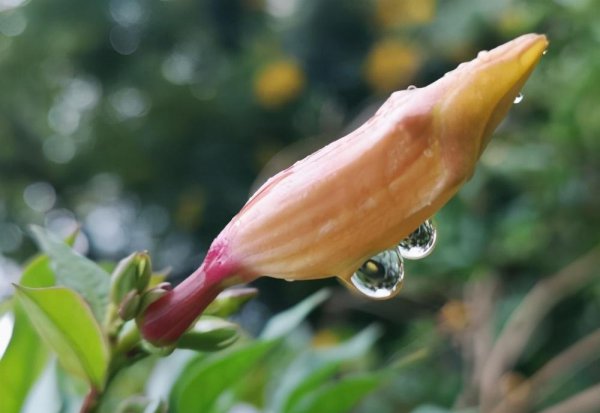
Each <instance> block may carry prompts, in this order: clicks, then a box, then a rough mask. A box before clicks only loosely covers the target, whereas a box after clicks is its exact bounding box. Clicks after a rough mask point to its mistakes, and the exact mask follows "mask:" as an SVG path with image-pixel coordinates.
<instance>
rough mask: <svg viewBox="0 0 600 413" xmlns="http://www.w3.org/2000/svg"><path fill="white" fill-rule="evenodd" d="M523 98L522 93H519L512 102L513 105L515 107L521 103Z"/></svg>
mask: <svg viewBox="0 0 600 413" xmlns="http://www.w3.org/2000/svg"><path fill="white" fill-rule="evenodd" d="M523 98H524V96H523V94H522V93H519V94H518V95H517V97H516V98H515V100H514V102H513V103H514V104H515V105H516V104H517V103H521V101H522V100H523Z"/></svg>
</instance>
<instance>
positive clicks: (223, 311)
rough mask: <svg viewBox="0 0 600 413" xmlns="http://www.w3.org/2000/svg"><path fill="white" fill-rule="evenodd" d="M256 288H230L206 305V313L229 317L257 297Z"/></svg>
mask: <svg viewBox="0 0 600 413" xmlns="http://www.w3.org/2000/svg"><path fill="white" fill-rule="evenodd" d="M257 294H258V290H257V289H256V288H230V289H228V290H225V291H223V292H221V293H220V294H219V295H218V296H217V298H215V299H214V301H213V302H212V303H210V304H209V306H208V307H206V310H204V314H206V315H214V316H217V317H227V316H230V315H231V314H234V313H236V312H237V311H239V309H240V308H241V307H242V306H243V305H244V304H246V303H247V302H248V301H250V300H251V299H252V298H254V297H256V296H257Z"/></svg>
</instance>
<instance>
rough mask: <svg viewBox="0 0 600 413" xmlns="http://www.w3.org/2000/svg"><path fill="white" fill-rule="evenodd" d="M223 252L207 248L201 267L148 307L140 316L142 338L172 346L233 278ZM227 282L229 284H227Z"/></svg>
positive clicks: (217, 247) (231, 266)
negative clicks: (141, 319) (207, 251)
mask: <svg viewBox="0 0 600 413" xmlns="http://www.w3.org/2000/svg"><path fill="white" fill-rule="evenodd" d="M224 252H225V251H224V248H222V247H221V246H216V247H215V248H211V249H210V251H209V253H208V254H207V256H206V258H205V260H204V262H203V263H202V265H201V266H200V267H199V268H198V269H197V270H196V271H194V273H193V274H192V275H190V276H189V277H188V278H186V279H185V280H184V281H183V282H182V283H181V284H179V285H178V286H177V287H175V288H174V289H173V290H172V291H169V292H168V293H167V294H165V295H164V296H163V297H161V298H160V299H159V300H157V301H156V302H154V303H152V304H151V305H150V306H149V307H148V308H147V309H146V311H145V313H144V314H143V317H142V318H143V321H142V323H141V332H142V336H143V337H144V338H145V339H146V340H148V341H150V342H151V343H154V344H158V345H168V344H173V343H175V342H176V341H177V340H178V339H179V337H181V335H182V334H183V333H184V332H185V331H186V330H187V329H188V328H189V327H190V326H191V325H192V323H193V322H194V320H196V318H197V317H198V316H199V315H200V314H201V313H202V311H204V309H205V308H206V307H207V306H208V305H209V304H210V303H211V302H212V301H213V300H214V299H215V297H216V296H217V295H218V294H219V293H220V292H221V291H223V290H224V289H225V288H226V287H228V286H229V285H231V284H232V283H231V280H229V279H230V278H231V277H233V276H235V275H236V266H235V265H233V264H232V263H231V262H230V261H229V260H227V259H226V258H225V257H224V256H225V255H226V254H224ZM228 281H229V282H228Z"/></svg>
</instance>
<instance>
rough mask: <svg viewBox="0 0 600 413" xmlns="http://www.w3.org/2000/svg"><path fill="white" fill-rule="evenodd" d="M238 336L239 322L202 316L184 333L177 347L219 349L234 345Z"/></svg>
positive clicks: (204, 349)
mask: <svg viewBox="0 0 600 413" xmlns="http://www.w3.org/2000/svg"><path fill="white" fill-rule="evenodd" d="M238 337H239V328H238V326H237V324H234V323H231V322H229V321H227V320H223V319H222V318H217V317H206V316H202V318H200V320H198V321H197V322H196V324H194V326H193V327H192V328H191V329H190V330H188V331H186V332H185V333H183V335H182V336H181V338H180V339H179V340H178V341H177V348H186V349H190V350H196V351H206V352H208V351H218V350H222V349H224V348H226V347H229V346H230V345H232V344H233V343H234V342H235V341H236V340H237V339H238Z"/></svg>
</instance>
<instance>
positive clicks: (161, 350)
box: [142, 340, 175, 357]
mask: <svg viewBox="0 0 600 413" xmlns="http://www.w3.org/2000/svg"><path fill="white" fill-rule="evenodd" d="M142 348H143V349H144V350H145V351H146V352H148V353H149V354H152V355H155V356H160V357H167V356H168V355H170V354H171V353H172V352H173V351H175V345H172V344H169V345H165V346H156V345H154V344H152V343H150V342H149V341H146V340H142Z"/></svg>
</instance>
